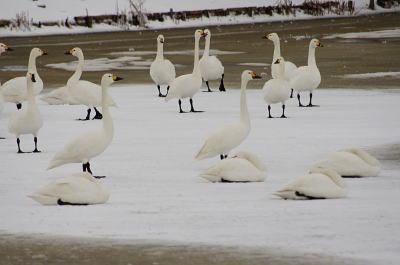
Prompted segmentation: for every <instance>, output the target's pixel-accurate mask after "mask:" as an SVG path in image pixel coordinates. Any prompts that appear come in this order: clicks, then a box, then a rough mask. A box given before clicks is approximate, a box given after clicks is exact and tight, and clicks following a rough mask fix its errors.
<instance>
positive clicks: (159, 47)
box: [156, 41, 164, 61]
mask: <svg viewBox="0 0 400 265" xmlns="http://www.w3.org/2000/svg"><path fill="white" fill-rule="evenodd" d="M163 59H164V44H163V43H161V42H159V41H158V42H157V56H156V60H160V61H162V60H163Z"/></svg>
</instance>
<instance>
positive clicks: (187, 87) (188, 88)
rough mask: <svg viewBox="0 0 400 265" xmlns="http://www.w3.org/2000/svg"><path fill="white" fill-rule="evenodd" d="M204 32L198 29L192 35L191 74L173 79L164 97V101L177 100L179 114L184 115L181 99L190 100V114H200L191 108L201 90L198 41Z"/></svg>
mask: <svg viewBox="0 0 400 265" xmlns="http://www.w3.org/2000/svg"><path fill="white" fill-rule="evenodd" d="M202 35H204V32H203V31H202V30H200V29H198V30H196V31H195V33H194V40H195V41H194V63H193V72H192V73H191V74H187V75H181V76H178V77H177V78H175V79H174V81H172V83H171V88H170V90H169V92H168V95H167V96H166V97H165V101H168V100H170V99H173V98H178V99H179V100H178V103H179V113H184V111H183V110H182V101H181V99H183V98H189V99H190V100H189V101H190V112H201V111H198V110H194V107H193V96H194V95H195V94H196V93H197V91H199V89H200V88H201V83H202V80H201V73H200V69H199V41H200V38H201V36H202Z"/></svg>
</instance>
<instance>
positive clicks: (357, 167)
mask: <svg viewBox="0 0 400 265" xmlns="http://www.w3.org/2000/svg"><path fill="white" fill-rule="evenodd" d="M315 167H324V168H330V169H332V170H335V171H336V172H338V173H339V174H340V175H341V176H342V177H343V178H346V177H347V178H350V177H375V176H377V175H378V173H379V171H380V169H381V164H380V163H379V161H378V160H377V159H376V158H374V157H372V156H371V155H370V154H368V153H367V152H365V151H364V150H361V149H356V148H352V149H345V150H341V151H337V152H333V153H331V154H329V155H328V157H327V158H326V159H324V160H320V161H318V162H316V163H314V164H312V165H311V167H310V168H311V169H313V168H315Z"/></svg>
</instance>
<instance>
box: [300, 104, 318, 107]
mask: <svg viewBox="0 0 400 265" xmlns="http://www.w3.org/2000/svg"><path fill="white" fill-rule="evenodd" d="M303 107H304V106H303ZM305 107H319V105H314V104H308V105H307V106H305Z"/></svg>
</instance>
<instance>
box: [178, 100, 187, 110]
mask: <svg viewBox="0 0 400 265" xmlns="http://www.w3.org/2000/svg"><path fill="white" fill-rule="evenodd" d="M178 103H179V113H186V111H183V110H182V100H181V99H179V100H178Z"/></svg>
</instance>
